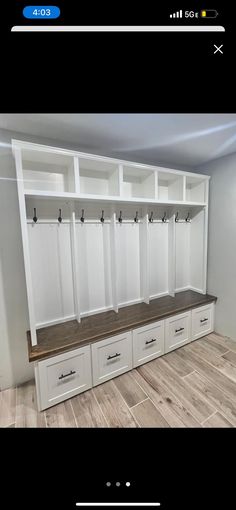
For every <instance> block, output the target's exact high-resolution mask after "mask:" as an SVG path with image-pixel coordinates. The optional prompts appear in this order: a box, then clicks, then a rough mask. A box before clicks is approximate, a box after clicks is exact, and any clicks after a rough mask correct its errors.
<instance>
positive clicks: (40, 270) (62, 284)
mask: <svg viewBox="0 0 236 510" xmlns="http://www.w3.org/2000/svg"><path fill="white" fill-rule="evenodd" d="M28 233H29V244H30V262H31V268H32V283H33V295H34V306H35V315H36V323H37V326H40V325H43V324H45V323H46V324H47V323H50V322H54V321H58V320H63V319H65V318H67V317H70V316H73V315H74V313H75V311H74V294H73V280H72V268H71V245H70V226H69V224H65V225H63V224H62V225H60V226H59V225H57V224H53V223H51V224H48V223H47V224H46V223H45V224H35V225H31V224H29V225H28Z"/></svg>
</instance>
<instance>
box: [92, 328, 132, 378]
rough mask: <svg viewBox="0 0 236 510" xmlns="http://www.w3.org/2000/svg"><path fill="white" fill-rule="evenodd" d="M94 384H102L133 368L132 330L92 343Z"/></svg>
mask: <svg viewBox="0 0 236 510" xmlns="http://www.w3.org/2000/svg"><path fill="white" fill-rule="evenodd" d="M92 367H93V385H94V386H96V385H97V384H101V383H103V382H105V381H108V380H109V379H111V378H112V377H116V376H117V375H120V374H123V373H124V372H127V370H130V369H131V368H132V334H131V332H128V333H124V334H122V335H116V336H114V337H111V338H106V339H105V340H102V341H101V342H96V343H94V344H93V345H92Z"/></svg>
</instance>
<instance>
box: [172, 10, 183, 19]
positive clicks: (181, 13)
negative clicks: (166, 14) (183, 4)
mask: <svg viewBox="0 0 236 510" xmlns="http://www.w3.org/2000/svg"><path fill="white" fill-rule="evenodd" d="M182 17H183V11H182V10H181V11H177V12H173V13H172V14H170V18H182Z"/></svg>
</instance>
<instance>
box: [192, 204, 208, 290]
mask: <svg viewBox="0 0 236 510" xmlns="http://www.w3.org/2000/svg"><path fill="white" fill-rule="evenodd" d="M204 215H205V212H204V210H202V211H200V212H199V213H198V214H197V215H196V216H194V218H193V219H192V222H191V234H190V260H191V265H190V282H191V287H193V288H194V289H195V290H196V291H198V290H199V291H200V292H204V291H205V281H204V280H205V278H204V274H205V268H204V264H205V258H204V249H205V216H204Z"/></svg>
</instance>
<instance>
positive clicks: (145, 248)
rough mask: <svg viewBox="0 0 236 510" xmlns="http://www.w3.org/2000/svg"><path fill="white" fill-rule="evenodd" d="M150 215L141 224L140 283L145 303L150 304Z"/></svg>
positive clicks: (144, 216)
mask: <svg viewBox="0 0 236 510" xmlns="http://www.w3.org/2000/svg"><path fill="white" fill-rule="evenodd" d="M148 227H149V225H148V213H147V212H145V214H144V215H143V219H142V223H140V282H141V295H142V296H143V301H144V303H146V304H147V305H148V304H149V231H148Z"/></svg>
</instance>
